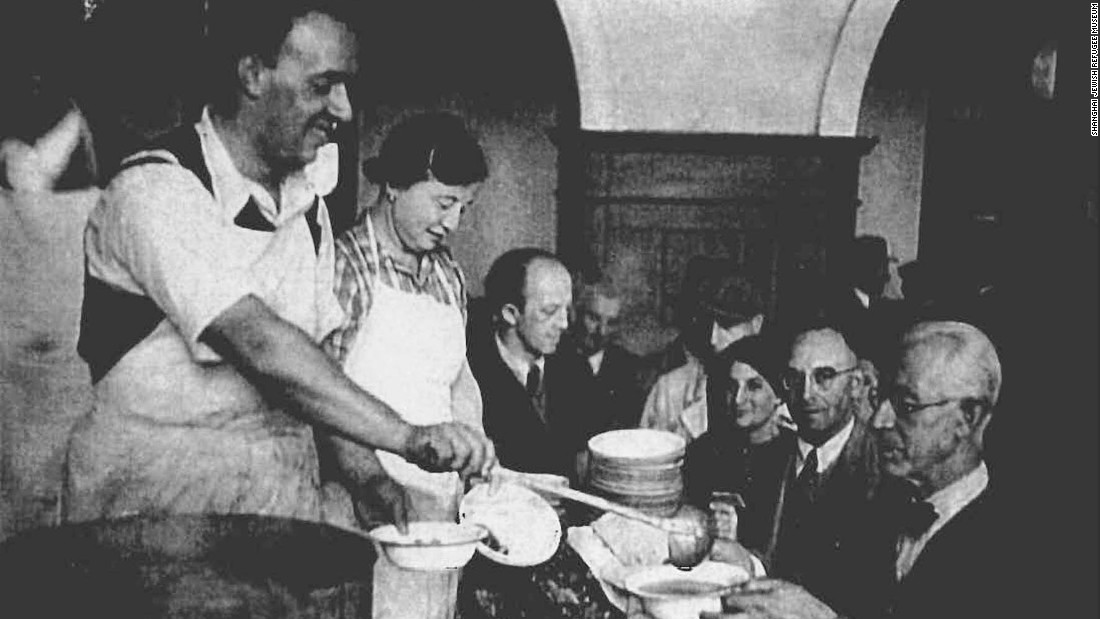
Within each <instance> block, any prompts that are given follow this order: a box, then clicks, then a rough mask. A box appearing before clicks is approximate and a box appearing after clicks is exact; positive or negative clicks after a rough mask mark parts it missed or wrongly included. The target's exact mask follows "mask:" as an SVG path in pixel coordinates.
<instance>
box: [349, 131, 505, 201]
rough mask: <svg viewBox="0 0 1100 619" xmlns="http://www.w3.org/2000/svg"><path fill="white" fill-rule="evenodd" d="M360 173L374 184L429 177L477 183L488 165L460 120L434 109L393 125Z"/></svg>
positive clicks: (402, 185)
mask: <svg viewBox="0 0 1100 619" xmlns="http://www.w3.org/2000/svg"><path fill="white" fill-rule="evenodd" d="M363 173H364V174H365V175H366V177H367V180H369V181H370V182H371V183H373V184H375V185H379V186H385V185H389V186H390V187H394V188H397V189H408V188H409V187H411V186H413V185H415V184H416V183H419V182H421V181H426V180H429V179H435V180H437V181H439V182H441V183H443V184H444V185H452V186H466V185H472V184H474V183H480V182H481V181H483V180H485V179H486V178H487V177H488V176H489V167H488V164H487V163H486V162H485V153H484V152H483V151H482V149H481V145H480V144H478V142H477V139H475V138H474V136H473V135H471V134H470V132H469V131H468V130H467V128H466V124H465V123H464V122H463V120H462V119H461V118H459V117H458V116H455V115H454V114H448V113H445V112H436V113H429V114H418V115H416V116H411V117H409V118H407V119H405V120H404V121H402V122H401V123H399V124H398V125H397V126H395V127H394V128H393V129H392V130H391V131H390V133H389V135H388V136H387V137H386V140H385V141H384V142H383V143H382V149H381V151H380V152H379V153H378V156H377V157H372V158H370V159H368V160H367V161H365V162H364V163H363Z"/></svg>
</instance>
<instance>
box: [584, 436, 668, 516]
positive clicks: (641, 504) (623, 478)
mask: <svg viewBox="0 0 1100 619" xmlns="http://www.w3.org/2000/svg"><path fill="white" fill-rule="evenodd" d="M686 448H687V443H686V442H685V441H684V439H682V438H681V437H679V436H677V435H676V434H673V433H672V432H662V431H660V430H646V429H632V430H613V431H611V432H604V433H603V434H599V435H596V436H594V437H592V438H591V439H590V440H589V441H588V452H589V458H588V486H589V488H590V489H591V491H592V492H593V493H594V494H598V495H600V496H603V497H604V498H606V499H608V500H609V501H614V502H616V503H621V504H623V505H629V506H631V507H635V508H637V509H639V510H641V511H643V512H646V513H648V514H651V515H654V516H671V515H672V514H673V513H674V512H675V511H676V510H677V509H678V508H679V507H680V505H681V502H682V499H683V493H684V477H683V472H682V471H681V468H682V466H683V462H684V452H685V450H686Z"/></svg>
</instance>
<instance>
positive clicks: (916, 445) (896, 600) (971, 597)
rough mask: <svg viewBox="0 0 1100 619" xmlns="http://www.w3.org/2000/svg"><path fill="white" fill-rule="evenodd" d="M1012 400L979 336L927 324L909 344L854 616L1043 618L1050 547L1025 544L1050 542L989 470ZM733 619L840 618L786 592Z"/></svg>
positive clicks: (753, 603) (742, 600) (882, 439)
mask: <svg viewBox="0 0 1100 619" xmlns="http://www.w3.org/2000/svg"><path fill="white" fill-rule="evenodd" d="M1000 389H1001V365H1000V361H999V359H998V356H997V352H996V350H995V349H994V347H993V344H992V343H991V342H990V341H989V339H988V337H986V335H985V334H984V333H982V332H981V331H980V330H978V329H977V328H975V327H973V326H971V325H968V324H965V323H959V322H925V323H920V324H917V325H915V326H914V327H912V328H910V329H909V330H908V331H907V332H906V333H905V334H904V336H903V339H902V351H901V355H900V361H899V362H898V364H897V370H896V372H895V373H894V376H893V378H892V380H891V381H890V382H889V387H888V390H887V394H888V397H887V401H886V403H884V404H883V406H882V407H880V408H879V410H878V411H877V412H876V413H875V415H874V417H873V418H872V425H873V428H874V432H875V434H876V436H877V438H878V446H879V452H880V464H881V467H882V472H883V473H884V475H885V483H884V485H883V488H882V492H881V494H880V497H879V500H878V501H876V504H877V505H876V507H878V508H879V509H880V510H881V511H879V512H878V514H879V517H877V518H874V519H872V520H870V521H868V522H866V525H867V526H866V527H865V529H864V542H865V543H864V545H863V547H862V550H863V552H864V553H865V554H864V555H863V558H862V559H861V560H858V561H853V562H852V563H851V564H849V565H844V566H840V565H838V566H836V567H837V568H838V571H844V572H846V573H847V575H848V577H849V578H852V579H853V580H856V581H858V582H859V583H860V586H861V588H862V589H863V595H862V600H861V603H860V604H859V605H858V606H857V608H858V610H857V611H855V612H850V611H849V616H852V617H856V618H858V619H862V618H863V617H867V618H869V619H870V618H874V619H880V618H891V619H916V618H924V617H936V618H945V619H953V618H959V619H962V618H969V617H1009V616H1012V617H1017V616H1031V615H1026V614H1022V608H1023V606H1024V605H1026V604H1028V603H1029V602H1034V601H1035V598H1036V597H1037V596H1039V595H1041V594H1042V592H1041V591H1038V590H1037V588H1036V587H1028V586H1027V581H1028V580H1031V579H1033V578H1035V577H1038V576H1040V575H1041V572H1042V569H1043V566H1041V565H1036V564H1034V563H1033V562H1031V561H1029V560H1028V559H1027V557H1030V556H1031V555H1030V552H1029V551H1028V549H1027V545H1028V544H1030V545H1037V544H1041V543H1042V542H1041V541H1040V540H1039V539H1038V538H1035V539H1031V540H1030V541H1029V542H1027V543H1025V544H1020V541H1022V540H1023V539H1024V538H1025V537H1027V536H1029V535H1030V536H1032V537H1034V536H1036V535H1041V534H1042V533H1043V531H1042V530H1037V529H1035V527H1034V523H1031V526H1030V527H1025V526H1024V525H1022V524H1020V523H1018V522H1016V521H1017V520H1018V518H1017V516H1018V514H1019V512H1020V505H1019V503H1017V504H1016V505H1012V504H1010V503H1008V502H1006V501H1004V500H1003V495H999V494H998V490H997V489H996V488H995V487H993V486H991V477H990V473H989V470H988V469H987V467H986V464H985V462H984V460H983V458H982V445H983V440H984V438H983V437H984V434H985V430H986V429H987V427H988V425H989V423H990V420H991V419H992V413H993V408H994V406H995V405H996V403H997V398H998V395H999V393H1000ZM887 489H889V492H887ZM901 499H907V500H906V501H904V502H903V501H902V500H901ZM1019 500H1020V498H1017V501H1019ZM1029 529H1030V530H1029ZM1010 551H1011V552H1010ZM841 567H843V568H845V569H839V568H841ZM807 588H809V587H807ZM811 591H812V589H811ZM815 594H816V592H815ZM818 597H822V596H820V595H819V596H818ZM1029 597H1030V598H1031V599H1030V600H1029V599H1028V598H1029ZM727 607H728V608H738V609H741V610H743V611H749V612H747V614H746V615H740V616H750V617H755V616H767V617H790V618H792V619H795V618H804V619H811V618H813V619H818V618H822V619H826V618H831V617H835V616H836V614H835V613H834V612H833V611H832V610H831V609H829V608H825V607H823V606H822V605H821V604H820V603H817V602H816V600H813V599H812V598H810V597H809V595H808V594H807V593H806V591H805V590H802V589H800V588H797V587H793V586H790V585H787V584H784V583H780V584H779V585H777V586H776V587H775V588H774V589H772V590H771V591H770V592H769V593H757V594H747V595H737V596H732V597H731V598H729V599H728V600H727ZM781 607H782V608H785V609H786V611H785V612H778V609H779V608H781ZM838 610H839V609H838ZM733 616H739V615H733Z"/></svg>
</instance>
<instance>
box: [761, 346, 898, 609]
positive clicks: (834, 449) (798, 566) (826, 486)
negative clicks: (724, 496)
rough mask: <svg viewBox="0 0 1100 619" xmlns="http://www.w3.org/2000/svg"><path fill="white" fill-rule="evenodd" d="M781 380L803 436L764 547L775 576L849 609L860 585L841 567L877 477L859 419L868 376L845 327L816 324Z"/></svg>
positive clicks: (868, 440)
mask: <svg viewBox="0 0 1100 619" xmlns="http://www.w3.org/2000/svg"><path fill="white" fill-rule="evenodd" d="M780 382H781V387H782V389H783V391H784V394H785V397H786V399H787V405H788V407H789V409H790V412H791V415H792V417H793V418H794V421H795V424H796V425H797V428H798V431H797V434H798V436H797V440H796V442H795V443H794V444H793V445H792V447H793V449H792V450H791V453H790V455H789V457H788V460H787V462H786V463H785V466H786V471H785V473H784V474H783V475H781V476H779V477H778V479H780V480H781V481H780V483H781V487H780V488H779V489H778V492H777V493H776V495H775V496H776V503H775V505H774V512H773V514H772V522H773V527H772V531H773V533H772V536H771V539H770V540H769V543H768V546H767V547H765V548H761V549H759V550H761V551H763V559H764V562H765V566H766V567H767V568H768V573H769V574H771V575H774V576H778V577H780V578H787V579H790V580H792V581H794V582H797V583H799V584H802V585H803V586H805V587H806V588H807V589H809V590H810V591H813V592H814V593H815V594H818V595H820V596H821V597H822V598H823V599H825V600H826V601H827V602H830V603H834V604H837V605H838V606H841V607H844V606H846V605H847V604H848V603H849V600H851V599H852V597H853V596H854V595H855V594H856V591H855V590H853V589H854V584H855V583H852V582H851V581H850V580H849V578H848V576H847V575H846V574H845V573H844V572H843V570H838V569H837V566H838V565H844V564H845V563H847V562H849V561H850V556H851V553H852V552H854V550H855V548H854V547H852V545H851V543H850V540H851V539H852V538H853V536H854V534H855V531H856V530H858V528H859V527H860V526H861V525H862V523H861V522H860V521H859V520H860V519H859V517H858V514H860V513H862V512H863V511H865V510H866V509H867V507H868V505H869V504H870V498H871V496H872V494H873V490H874V488H875V485H876V483H877V479H878V475H877V464H876V453H875V449H874V443H873V437H872V436H871V435H870V432H869V431H868V428H867V426H866V425H865V424H864V423H862V422H860V420H859V419H858V418H857V412H858V411H859V410H860V408H861V407H862V406H863V404H864V402H866V400H867V398H868V396H869V385H870V384H871V382H870V377H869V376H868V375H867V367H866V366H865V365H864V364H861V363H860V359H859V357H858V356H857V355H856V353H855V352H854V351H853V350H852V348H851V347H850V346H849V344H848V342H847V340H846V339H845V337H844V336H843V335H842V334H841V333H840V332H839V331H837V330H834V329H832V328H817V329H811V330H807V331H804V332H802V333H799V334H798V335H797V336H796V337H795V338H794V340H793V342H792V344H791V348H790V354H789V357H788V361H787V368H786V370H785V371H784V372H783V374H782V376H781V379H780ZM763 508H764V509H767V507H766V506H764V507H763Z"/></svg>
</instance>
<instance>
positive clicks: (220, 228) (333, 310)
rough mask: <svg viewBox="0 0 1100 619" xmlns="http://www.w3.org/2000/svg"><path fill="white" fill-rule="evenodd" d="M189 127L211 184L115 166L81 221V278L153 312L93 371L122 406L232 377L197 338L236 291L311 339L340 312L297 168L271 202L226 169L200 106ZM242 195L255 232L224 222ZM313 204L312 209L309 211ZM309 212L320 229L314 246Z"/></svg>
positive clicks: (322, 213)
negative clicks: (256, 221) (145, 330)
mask: <svg viewBox="0 0 1100 619" xmlns="http://www.w3.org/2000/svg"><path fill="white" fill-rule="evenodd" d="M195 130H196V131H197V133H198V135H199V138H200V143H201V147H202V154H203V158H204V160H205V164H206V166H207V169H208V171H209V172H210V176H211V184H212V187H213V192H211V191H210V190H208V189H207V188H206V187H205V186H203V184H202V182H201V181H200V180H199V179H198V177H197V176H196V175H195V174H194V173H192V172H190V171H189V170H187V169H186V168H184V167H183V166H181V165H176V164H173V163H150V164H144V165H137V166H134V167H130V168H126V169H124V170H123V171H122V172H120V173H119V174H118V175H117V176H116V177H115V179H114V180H113V181H112V182H111V183H110V185H109V186H108V187H107V188H106V189H105V190H104V193H103V196H102V199H101V201H100V204H99V205H98V206H97V207H96V209H95V210H94V211H93V212H92V214H91V215H90V217H89V220H88V225H87V228H86V230H85V258H86V261H87V274H88V276H89V277H93V278H96V279H98V280H100V281H101V282H103V283H105V284H107V285H108V286H110V287H111V288H113V289H116V290H119V291H122V292H126V293H130V294H132V295H137V296H139V297H146V298H148V299H151V300H152V301H153V302H154V303H155V305H156V306H157V308H159V309H160V310H161V311H162V312H163V313H164V320H162V321H161V323H160V324H159V325H158V326H157V327H156V328H155V329H154V330H153V332H152V333H150V334H149V335H148V336H146V337H145V338H144V339H143V340H142V341H141V342H139V343H138V344H137V345H136V346H135V347H134V348H133V349H132V350H130V351H129V352H128V353H126V355H125V356H124V357H123V359H122V360H120V361H119V362H118V364H117V365H116V366H115V367H114V368H113V369H112V370H110V372H108V374H107V376H106V377H104V381H103V382H110V383H113V388H114V390H115V391H118V390H120V389H121V390H122V391H124V392H125V393H126V398H125V399H126V400H127V401H128V402H129V404H128V406H131V407H137V408H146V407H148V408H150V409H152V408H153V407H155V406H157V402H158V401H161V400H163V403H165V405H166V406H167V407H168V408H181V407H182V408H185V409H186V408H187V405H186V400H187V399H188V398H189V397H191V396H194V398H195V400H196V402H197V401H199V400H203V399H204V398H203V397H202V396H201V392H202V391H203V390H208V391H216V390H217V388H218V385H221V384H228V383H230V382H234V381H236V382H240V380H241V379H240V377H239V376H236V375H235V371H229V372H228V373H229V374H232V375H234V376H235V377H229V376H226V374H227V370H228V368H223V367H222V366H224V365H225V364H223V363H222V362H221V359H220V357H219V356H218V355H217V353H215V352H214V351H213V350H212V349H210V348H209V347H208V346H206V345H205V344H203V343H202V342H200V336H201V335H202V333H203V331H204V330H205V329H206V328H207V327H208V326H209V325H210V324H211V322H212V321H213V320H214V319H215V318H216V317H217V316H218V315H219V314H221V313H222V312H224V311H225V310H226V309H228V308H229V307H230V306H231V305H233V304H234V303H236V302H237V301H238V300H240V299H241V298H243V297H245V296H247V295H255V296H256V297H258V298H259V299H260V300H261V301H263V302H264V303H265V304H266V305H267V306H268V307H269V308H271V309H272V310H273V311H274V312H275V313H276V314H278V315H279V316H280V317H282V318H284V319H285V320H288V321H289V322H292V323H293V324H295V325H296V326H298V327H299V328H301V329H303V330H304V331H305V332H306V333H308V334H309V335H310V336H311V337H313V338H314V339H315V341H320V339H321V338H322V337H323V336H324V335H325V334H327V333H328V332H329V331H331V330H332V329H333V328H335V327H336V326H337V325H338V324H339V323H340V321H341V320H342V313H341V311H340V309H339V306H338V305H337V304H336V301H335V297H334V296H333V295H332V270H333V260H334V254H333V239H332V229H331V224H330V222H329V219H328V214H327V210H326V209H325V208H324V204H323V201H322V200H321V198H320V197H319V193H318V188H317V187H316V186H315V184H314V182H313V181H312V180H311V178H312V176H311V173H310V172H309V170H308V169H307V170H303V171H301V172H300V173H298V174H296V175H293V176H291V177H289V178H288V179H287V180H286V181H284V183H283V185H282V187H281V188H280V204H279V205H276V203H275V201H274V200H273V199H272V198H271V196H270V195H268V194H267V192H266V191H265V190H263V189H262V188H261V187H260V186H259V185H258V184H256V183H254V182H253V181H251V180H248V179H246V178H245V177H244V176H243V175H241V174H240V172H239V171H238V170H237V168H236V167H235V165H234V164H233V162H232V160H231V158H230V157H229V154H228V152H227V151H226V149H225V147H224V145H223V144H222V142H221V139H220V138H219V137H218V134H217V132H216V130H215V128H214V126H213V123H212V122H211V121H210V117H209V115H208V113H206V112H204V114H203V117H202V119H201V120H200V121H199V122H198V123H197V124H196V125H195ZM250 203H254V204H255V205H256V206H257V207H258V209H259V212H260V214H261V215H262V217H263V218H264V219H266V220H267V221H268V222H269V223H270V226H268V227H267V229H266V230H257V229H249V228H246V227H242V226H241V225H238V224H237V223H236V222H235V221H234V219H235V217H236V216H237V215H238V214H239V213H240V212H241V211H242V209H244V208H245V207H246V205H249V204H250ZM315 203H316V204H318V205H319V208H317V209H316V210H312V211H311V209H312V206H313V205H314V204H315ZM309 212H312V213H315V217H316V221H315V222H314V223H315V224H316V225H317V226H319V228H320V239H319V242H317V243H316V244H315V242H314V238H313V233H312V232H311V230H310V225H309V224H308V223H307V221H306V215H307V213H309ZM118 319H119V320H125V317H119V318H118ZM112 374H120V375H119V376H118V377H117V378H114V379H112ZM181 394H182V395H181ZM211 397H213V396H211ZM206 399H207V400H209V399H210V398H206ZM143 402H144V403H143ZM169 403H170V404H169ZM198 408H202V406H198Z"/></svg>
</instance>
